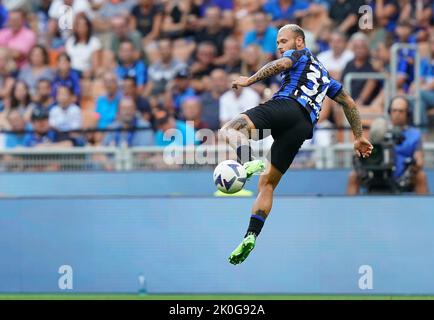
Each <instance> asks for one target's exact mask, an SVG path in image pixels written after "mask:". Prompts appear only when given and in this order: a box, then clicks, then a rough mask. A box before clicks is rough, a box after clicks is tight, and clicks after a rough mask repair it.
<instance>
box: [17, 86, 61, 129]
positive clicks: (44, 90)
mask: <svg viewBox="0 0 434 320" xmlns="http://www.w3.org/2000/svg"><path fill="white" fill-rule="evenodd" d="M56 97H57V96H56ZM54 105H55V100H54V98H53V96H52V94H51V82H50V81H49V80H47V79H41V80H39V81H38V84H37V85H36V92H35V94H34V95H33V103H32V106H31V108H30V110H33V108H42V109H44V110H48V111H50V110H51V109H52V108H53V107H54ZM30 116H31V111H30V112H26V114H25V115H24V120H25V121H26V122H29V121H30Z"/></svg>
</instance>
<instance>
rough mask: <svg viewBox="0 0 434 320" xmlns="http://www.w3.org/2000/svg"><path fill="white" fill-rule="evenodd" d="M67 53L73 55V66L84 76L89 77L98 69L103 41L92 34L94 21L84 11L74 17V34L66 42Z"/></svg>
mask: <svg viewBox="0 0 434 320" xmlns="http://www.w3.org/2000/svg"><path fill="white" fill-rule="evenodd" d="M65 49H66V53H67V54H68V55H69V56H70V57H71V66H72V68H73V69H75V70H77V71H79V72H80V75H81V76H82V77H89V76H90V75H91V74H92V72H93V71H95V70H96V71H98V67H99V64H100V61H101V59H100V56H99V54H100V53H101V49H102V44H101V41H99V39H98V38H96V37H95V36H93V35H92V23H91V22H90V20H89V18H88V17H87V16H86V15H85V14H84V13H79V14H78V15H77V16H76V17H75V19H74V35H72V36H71V37H70V38H68V40H67V41H66V44H65Z"/></svg>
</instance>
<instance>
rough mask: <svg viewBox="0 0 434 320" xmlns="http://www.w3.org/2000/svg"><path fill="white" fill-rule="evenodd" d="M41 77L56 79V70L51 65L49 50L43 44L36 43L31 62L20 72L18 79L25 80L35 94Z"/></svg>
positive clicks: (30, 58)
mask: <svg viewBox="0 0 434 320" xmlns="http://www.w3.org/2000/svg"><path fill="white" fill-rule="evenodd" d="M40 79H48V80H50V81H52V80H53V79H54V72H53V70H52V69H51V68H50V67H49V61H48V52H47V49H45V48H44V47H43V46H40V45H36V46H34V47H33V48H32V50H30V54H29V64H28V65H25V66H24V67H23V68H22V69H21V71H20V73H19V74H18V80H21V81H24V82H25V83H26V84H27V86H28V87H29V89H30V93H31V94H33V93H34V92H35V89H36V84H37V83H38V81H39V80H40Z"/></svg>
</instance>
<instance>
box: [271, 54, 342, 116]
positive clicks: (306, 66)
mask: <svg viewBox="0 0 434 320" xmlns="http://www.w3.org/2000/svg"><path fill="white" fill-rule="evenodd" d="M283 57H287V58H289V59H291V60H292V63H293V64H292V67H291V69H288V70H285V71H284V72H282V74H281V75H282V84H281V86H280V89H279V91H277V92H276V93H275V94H274V96H273V99H281V98H292V99H295V100H297V102H298V103H300V104H301V105H302V106H303V107H305V108H306V109H307V110H308V112H309V114H310V118H311V120H312V123H316V122H317V121H318V119H319V112H320V111H321V104H322V102H323V100H324V98H325V96H326V95H327V96H328V97H330V98H332V99H333V98H334V97H335V96H336V95H337V94H338V93H339V91H340V90H341V89H342V84H340V83H339V82H338V81H336V80H335V79H333V78H331V77H330V76H329V73H328V71H327V70H326V69H325V68H324V66H323V65H322V64H321V62H319V61H318V59H317V58H316V57H315V56H314V55H313V54H312V52H310V50H309V49H307V48H304V49H302V50H288V51H286V52H285V53H284V54H283Z"/></svg>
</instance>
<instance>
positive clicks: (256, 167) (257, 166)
mask: <svg viewBox="0 0 434 320" xmlns="http://www.w3.org/2000/svg"><path fill="white" fill-rule="evenodd" d="M243 167H244V169H246V173H247V179H250V178H251V177H252V176H253V175H255V174H259V173H261V172H263V171H264V170H265V162H264V161H262V160H259V159H258V160H252V161H248V162H246V163H244V165H243Z"/></svg>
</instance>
